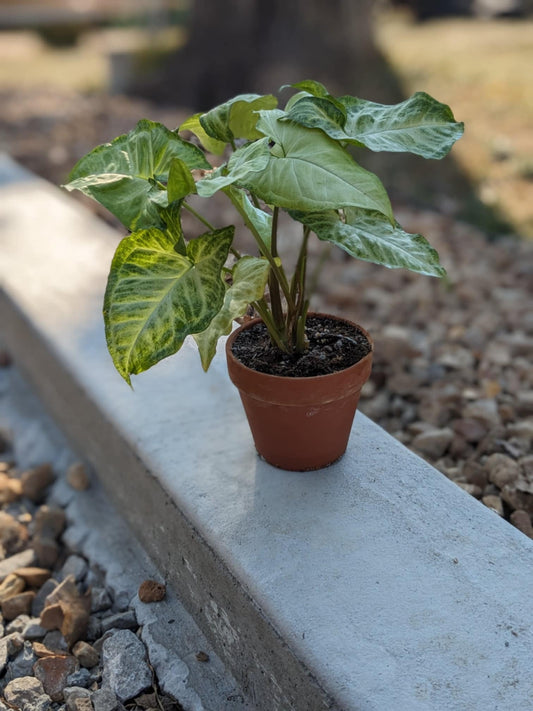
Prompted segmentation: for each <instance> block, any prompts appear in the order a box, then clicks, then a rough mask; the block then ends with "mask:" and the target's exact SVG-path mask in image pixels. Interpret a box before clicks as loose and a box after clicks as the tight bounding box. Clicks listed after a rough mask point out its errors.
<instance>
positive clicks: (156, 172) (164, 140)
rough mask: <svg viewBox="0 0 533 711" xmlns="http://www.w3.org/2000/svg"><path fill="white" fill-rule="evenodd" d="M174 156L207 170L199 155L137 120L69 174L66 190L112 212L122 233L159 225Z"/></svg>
mask: <svg viewBox="0 0 533 711" xmlns="http://www.w3.org/2000/svg"><path fill="white" fill-rule="evenodd" d="M176 158H179V159H180V160H182V161H183V162H184V163H185V165H186V166H187V167H188V168H190V169H192V168H207V169H209V168H210V167H211V166H210V165H209V163H208V162H207V161H206V159H205V157H204V154H203V153H202V151H201V150H200V149H199V148H197V147H196V146H194V145H192V143H188V142H187V141H184V140H183V139H182V138H180V137H179V136H178V134H177V133H176V132H174V131H169V130H168V129H167V128H165V127H164V126H163V125H161V124H159V123H154V122H153V121H147V120H142V121H139V123H138V124H137V126H136V128H135V129H133V131H130V133H128V134H126V135H124V136H119V137H118V138H116V139H115V140H114V141H113V142H112V143H105V144H104V145H102V146H99V147H98V148H95V149H94V150H93V151H91V152H90V153H88V154H87V155H86V156H85V157H84V158H82V159H81V160H80V161H79V162H78V163H77V164H76V165H75V166H74V169H73V170H72V172H71V174H70V176H69V181H70V182H69V183H68V184H67V185H66V186H65V187H66V188H67V189H68V190H81V191H82V192H83V193H85V194H86V195H89V196H90V197H92V198H94V199H95V200H97V201H98V202H100V203H101V204H102V205H104V207H106V208H107V209H108V210H110V212H112V213H113V214H114V215H115V216H116V217H117V218H118V219H119V220H120V221H121V222H122V223H123V224H124V225H125V226H126V227H127V228H128V229H130V230H136V229H140V228H143V227H152V226H154V225H160V224H161V221H160V217H159V208H160V207H164V206H165V205H166V204H167V194H166V190H164V189H163V188H162V187H160V186H159V183H161V182H162V183H165V184H166V182H167V181H168V177H169V171H170V166H171V165H172V162H173V160H174V159H176Z"/></svg>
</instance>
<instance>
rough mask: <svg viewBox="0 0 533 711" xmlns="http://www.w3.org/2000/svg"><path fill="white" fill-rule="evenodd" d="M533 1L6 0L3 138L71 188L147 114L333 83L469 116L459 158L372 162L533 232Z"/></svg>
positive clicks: (409, 188)
mask: <svg viewBox="0 0 533 711" xmlns="http://www.w3.org/2000/svg"><path fill="white" fill-rule="evenodd" d="M532 15H533V0H433V1H431V0H394V1H393V0H389V1H388V2H386V1H385V0H381V1H380V0H377V1H375V0H357V1H355V0H328V1H327V2H326V1H325V0H305V1H304V0H294V1H293V2H291V3H287V2H281V1H280V0H268V1H267V0H0V148H1V149H2V150H5V151H8V152H9V153H11V155H13V156H14V157H15V158H16V159H18V160H20V161H21V162H22V163H24V164H26V165H27V166H28V167H30V168H31V169H33V170H35V171H36V172H38V173H39V174H41V175H43V176H44V177H47V178H49V179H50V180H52V181H53V182H55V183H59V182H61V181H63V180H64V179H65V176H66V174H67V172H68V170H69V169H70V167H71V166H72V165H73V163H74V162H75V160H76V159H77V158H79V157H80V156H81V155H83V154H84V153H85V152H86V151H88V150H89V149H90V148H92V147H93V146H95V145H96V144H98V143H101V142H104V141H107V140H109V139H111V138H112V137H114V136H115V135H118V134H119V133H121V132H125V131H127V130H129V129H130V128H132V127H133V125H134V124H135V123H136V121H137V119H138V118H140V117H147V118H152V119H154V120H163V121H165V122H167V123H168V125H170V126H171V127H173V126H176V125H177V124H178V123H179V121H180V120H181V119H182V118H183V117H185V116H186V115H188V114H189V113H191V112H192V111H195V110H199V109H205V108H209V107H210V106H212V105H214V104H215V103H217V102H219V101H222V100H224V99H226V98H228V97H229V96H232V95H234V94H237V93H239V92H244V91H256V92H276V91H277V88H278V87H279V86H280V85H281V84H284V83H288V82H290V81H298V80H300V79H303V78H309V77H313V78H317V79H320V80H322V81H324V82H325V83H326V84H327V85H328V87H331V91H332V92H340V93H351V94H358V95H360V96H363V97H365V98H369V99H373V100H376V101H380V102H383V103H393V102H395V101H399V100H401V99H402V98H404V97H406V96H408V95H410V94H411V93H412V92H413V91H416V90H424V91H427V92H429V93H431V94H433V95H434V96H435V97H436V98H438V99H439V100H441V101H443V102H445V103H448V104H450V106H451V107H452V109H453V111H454V114H455V116H456V118H457V119H458V120H463V121H465V123H466V133H465V136H464V138H463V139H462V140H461V141H460V142H459V143H458V144H457V146H456V147H455V148H454V150H453V158H449V159H446V160H445V161H444V162H443V163H439V165H438V169H436V167H435V164H434V163H433V162H432V161H430V162H426V161H423V160H421V159H418V158H415V159H411V158H407V157H405V156H400V155H395V156H386V157H384V156H382V155H381V156H380V155H376V156H373V157H372V160H369V158H368V156H365V157H364V158H363V157H361V161H362V162H363V163H364V165H366V167H368V168H370V169H372V170H375V171H376V172H378V173H379V175H380V177H381V178H382V180H383V182H384V183H385V184H386V186H387V188H388V189H389V191H390V192H391V194H392V197H393V199H394V200H395V201H396V202H398V203H401V204H403V203H408V204H411V205H414V206H420V207H422V206H430V207H431V208H432V209H435V210H437V211H439V212H441V213H443V214H447V215H449V216H451V217H454V218H459V219H466V220H467V221H469V222H471V223H474V224H477V225H478V226H480V227H481V229H483V230H484V231H485V232H486V234H487V235H488V236H489V237H494V236H498V235H499V234H502V233H519V234H520V235H523V236H526V237H533V132H532V131H531V126H532V125H533V82H532V78H531V67H533V17H532Z"/></svg>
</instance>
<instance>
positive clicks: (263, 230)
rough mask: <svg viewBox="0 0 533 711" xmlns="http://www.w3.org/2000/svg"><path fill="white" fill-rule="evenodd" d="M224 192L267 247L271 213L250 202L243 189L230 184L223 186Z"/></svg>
mask: <svg viewBox="0 0 533 711" xmlns="http://www.w3.org/2000/svg"><path fill="white" fill-rule="evenodd" d="M224 192H225V193H226V194H227V196H228V197H229V199H230V200H231V201H232V203H233V204H234V205H235V207H236V208H237V210H238V211H239V213H240V215H241V216H242V218H243V219H244V222H245V224H246V226H247V227H248V228H249V229H250V230H251V232H256V233H257V234H258V235H259V236H260V237H261V239H262V240H263V242H264V243H265V244H266V246H267V247H268V248H270V240H271V237H272V215H270V214H269V213H268V212H265V211H264V210H261V208H259V207H256V206H255V205H253V204H252V203H251V202H250V199H249V198H248V195H247V194H246V193H245V192H244V190H239V189H238V188H234V187H232V186H230V187H227V188H225V190H224Z"/></svg>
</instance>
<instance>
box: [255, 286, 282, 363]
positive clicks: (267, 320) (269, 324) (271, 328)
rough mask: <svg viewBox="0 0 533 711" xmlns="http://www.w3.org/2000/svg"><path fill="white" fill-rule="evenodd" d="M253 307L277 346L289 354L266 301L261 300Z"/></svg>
mask: <svg viewBox="0 0 533 711" xmlns="http://www.w3.org/2000/svg"><path fill="white" fill-rule="evenodd" d="M252 306H253V307H254V309H255V310H256V311H257V313H258V314H259V315H260V316H261V318H262V319H263V323H264V324H265V326H266V328H267V331H268V333H269V335H270V337H271V339H272V340H273V341H274V343H275V344H276V346H277V347H278V348H279V349H280V351H283V352H284V353H288V349H287V346H286V345H285V343H284V342H283V339H282V337H281V336H280V334H279V331H278V330H277V328H276V324H275V322H274V318H273V317H272V314H271V312H270V310H269V308H268V304H267V303H266V301H265V300H264V299H259V300H258V301H254V302H253V303H252Z"/></svg>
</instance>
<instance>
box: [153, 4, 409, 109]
mask: <svg viewBox="0 0 533 711" xmlns="http://www.w3.org/2000/svg"><path fill="white" fill-rule="evenodd" d="M372 5H373V2H372V0H358V1H357V2H354V0H290V1H287V0H194V5H193V10H192V15H191V25H190V34H189V39H188V42H187V44H186V46H185V47H184V49H183V50H181V51H180V52H178V53H176V54H175V55H173V56H172V57H171V58H170V59H169V60H168V62H167V65H166V66H165V68H164V70H163V72H162V74H161V76H160V77H159V78H158V81H157V84H156V85H154V86H153V91H152V92H151V93H152V95H154V91H155V96H157V98H158V99H159V100H167V101H171V102H172V103H177V104H180V105H182V106H188V107H190V108H191V109H193V110H205V109H208V108H210V107H211V106H213V105H215V104H217V103H220V102H221V101H224V100H225V99H227V98H229V97H231V96H234V95H236V94H239V93H243V92H258V93H270V92H276V91H277V89H278V88H279V86H280V85H281V84H287V83H293V82H296V81H300V80H302V79H309V78H312V79H318V80H319V81H323V82H324V83H325V84H326V85H327V86H328V88H329V87H331V91H332V92H341V93H351V94H357V93H359V94H361V95H365V96H366V97H367V98H374V99H376V100H385V99H391V98H392V99H393V100H394V99H396V98H397V96H399V92H398V91H397V88H396V87H394V86H393V84H394V83H393V82H392V81H391V80H390V73H389V72H388V70H387V67H386V65H385V62H384V61H383V59H382V58H381V55H380V54H379V52H378V50H377V49H376V46H375V43H374V40H373V33H372ZM393 94H394V95H393Z"/></svg>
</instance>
